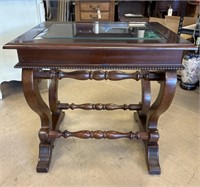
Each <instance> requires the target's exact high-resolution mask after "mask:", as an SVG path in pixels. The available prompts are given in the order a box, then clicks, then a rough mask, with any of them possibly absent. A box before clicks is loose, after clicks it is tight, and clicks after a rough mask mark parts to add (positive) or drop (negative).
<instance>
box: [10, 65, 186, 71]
mask: <svg viewBox="0 0 200 187" xmlns="http://www.w3.org/2000/svg"><path fill="white" fill-rule="evenodd" d="M14 67H15V68H22V69H78V70H80V69H81V70H88V69H89V70H90V69H91V70H96V69H100V70H138V69H140V70H180V69H184V67H183V66H182V65H180V66H176V67H140V66H137V67H125V66H117V67H113V66H112V67H101V66H96V67H91V66H69V67H66V66H59V67H51V66H49V67H48V66H21V65H20V66H18V65H16V66H14Z"/></svg>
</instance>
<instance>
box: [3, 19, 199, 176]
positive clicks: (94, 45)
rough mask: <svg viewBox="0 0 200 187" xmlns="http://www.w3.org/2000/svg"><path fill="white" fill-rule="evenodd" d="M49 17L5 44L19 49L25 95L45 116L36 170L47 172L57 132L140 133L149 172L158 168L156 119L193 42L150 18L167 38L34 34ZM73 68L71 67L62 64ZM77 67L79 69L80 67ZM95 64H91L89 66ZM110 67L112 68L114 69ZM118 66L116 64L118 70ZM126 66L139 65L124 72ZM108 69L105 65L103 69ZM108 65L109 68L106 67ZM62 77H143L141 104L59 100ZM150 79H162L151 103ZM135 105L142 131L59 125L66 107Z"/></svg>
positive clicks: (135, 136)
mask: <svg viewBox="0 0 200 187" xmlns="http://www.w3.org/2000/svg"><path fill="white" fill-rule="evenodd" d="M49 24H50V23H44V24H41V25H39V26H37V27H35V28H33V29H32V30H31V31H29V32H27V33H25V34H24V35H22V36H20V37H19V38H17V39H15V40H13V41H12V42H10V43H8V44H6V45H5V46H4V48H6V49H17V51H18V56H19V63H18V64H17V65H16V67H19V68H22V69H23V70H22V82H23V91H24V96H25V98H26V100H27V103H28V104H29V106H30V108H31V109H32V110H33V111H34V112H36V113H37V114H38V115H39V117H40V119H41V128H40V130H39V139H40V145H39V161H38V165H37V171H38V172H48V170H49V166H50V162H51V155H52V149H53V143H54V141H55V139H56V138H60V137H64V138H69V137H78V138H83V139H88V138H95V139H102V138H107V139H117V138H129V139H131V140H132V139H140V140H142V141H143V142H144V145H145V148H146V149H145V150H146V162H147V167H148V172H149V173H150V174H160V172H161V169H160V165H159V151H158V149H159V146H158V140H159V132H158V127H157V126H158V119H159V117H160V115H161V114H163V113H164V112H165V111H166V110H167V109H168V107H169V106H170V104H171V102H172V100H173V97H174V93H175V89H176V79H177V78H176V70H177V69H179V68H181V67H182V65H181V60H182V55H183V51H185V50H195V49H196V47H195V46H193V44H191V43H190V42H187V41H185V40H184V39H181V38H180V37H179V36H177V35H176V34H175V33H173V32H171V31H170V30H168V29H166V28H165V27H163V26H161V25H160V24H158V23H150V24H151V26H153V27H155V28H156V29H157V30H158V31H159V32H160V33H161V34H163V35H164V36H165V37H166V39H165V41H164V42H158V41H151V42H149V41H145V40H144V41H132V42H127V41H118V42H112V41H110V42H101V41H93V42H91V41H87V42H86V41H84V42H83V41H74V40H73V39H71V40H59V39H57V40H47V39H41V40H34V37H35V36H36V35H37V34H38V33H40V32H41V31H43V30H44V29H46V28H47V27H48V26H49ZM66 68H67V69H68V68H72V69H75V70H72V71H71V72H65V71H63V70H62V69H66ZM77 69H79V70H77ZM90 69H92V70H90ZM110 69H111V70H110ZM116 69H117V70H116ZM123 69H133V70H134V69H139V71H136V72H135V71H133V72H124V71H121V70H123ZM105 70H106V71H105ZM107 70H109V71H107ZM62 78H73V79H78V80H88V79H90V80H113V81H119V80H124V79H135V80H141V89H142V95H141V102H140V103H138V104H122V105H116V104H111V103H109V104H101V103H97V104H93V103H83V104H73V103H72V104H69V103H61V102H60V101H59V98H58V82H59V80H60V79H62ZM41 79H50V80H51V81H50V85H49V104H48V103H45V101H44V100H43V99H42V97H41V95H40V92H39V88H38V82H39V81H38V80H41ZM151 81H158V84H160V90H159V93H158V96H157V98H156V100H155V101H154V103H153V104H151V90H150V83H151ZM67 109H73V110H74V109H84V110H118V109H122V110H136V112H135V113H134V115H135V119H136V121H137V122H138V124H139V127H140V131H139V132H132V131H130V132H127V133H122V132H117V131H100V130H97V131H89V130H82V131H78V132H69V131H67V130H66V131H63V132H61V131H60V130H59V125H60V123H61V121H62V120H63V118H64V112H63V110H67Z"/></svg>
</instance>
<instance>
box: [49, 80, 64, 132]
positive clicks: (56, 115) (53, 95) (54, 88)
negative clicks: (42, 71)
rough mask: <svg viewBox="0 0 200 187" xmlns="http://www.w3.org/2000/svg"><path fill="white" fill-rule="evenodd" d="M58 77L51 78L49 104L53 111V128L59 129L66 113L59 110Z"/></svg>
mask: <svg viewBox="0 0 200 187" xmlns="http://www.w3.org/2000/svg"><path fill="white" fill-rule="evenodd" d="M58 103H59V101H58V79H57V78H54V79H51V82H50V85H49V106H50V110H51V113H52V122H53V127H52V128H53V130H58V129H59V126H60V123H61V122H62V120H63V118H64V116H65V113H64V112H62V110H58V108H57V104H58Z"/></svg>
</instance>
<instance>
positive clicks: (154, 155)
mask: <svg viewBox="0 0 200 187" xmlns="http://www.w3.org/2000/svg"><path fill="white" fill-rule="evenodd" d="M176 82H177V76H176V71H167V72H165V80H161V81H160V90H159V93H158V96H157V98H156V100H155V102H154V103H153V104H152V105H151V106H150V100H151V96H150V83H149V82H148V81H143V80H142V110H141V111H139V112H138V113H135V118H136V120H137V121H138V122H139V125H140V130H142V131H145V132H149V133H150V138H149V140H148V141H144V144H145V150H146V162H147V167H148V171H149V173H150V174H160V173H161V169H160V164H159V147H158V139H159V134H158V130H157V123H158V119H159V117H160V116H161V114H163V113H164V112H165V111H166V110H167V109H168V108H169V106H170V104H171V102H172V100H173V97H174V94H175V89H176ZM141 114H142V115H141Z"/></svg>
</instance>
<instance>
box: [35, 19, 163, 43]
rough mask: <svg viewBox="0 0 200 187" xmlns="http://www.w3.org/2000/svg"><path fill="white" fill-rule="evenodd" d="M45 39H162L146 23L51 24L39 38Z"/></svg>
mask: <svg viewBox="0 0 200 187" xmlns="http://www.w3.org/2000/svg"><path fill="white" fill-rule="evenodd" d="M38 37H42V38H45V39H51V38H52V39H59V38H63V39H74V40H76V39H79V40H80V39H87V40H89V39H93V40H94V39H95V40H138V39H142V40H151V39H154V40H155V39H163V38H164V37H163V36H162V35H161V34H160V33H158V32H157V31H156V30H154V29H153V28H151V27H150V25H149V24H148V23H132V22H93V23H83V22H79V23H75V22H71V23H69V22H68V23H53V24H52V25H51V26H50V27H49V28H48V29H47V30H45V31H43V33H41V34H40V35H39V36H37V37H36V39H38Z"/></svg>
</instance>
